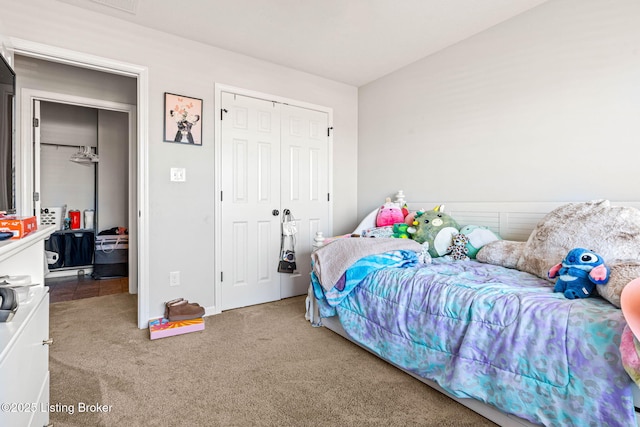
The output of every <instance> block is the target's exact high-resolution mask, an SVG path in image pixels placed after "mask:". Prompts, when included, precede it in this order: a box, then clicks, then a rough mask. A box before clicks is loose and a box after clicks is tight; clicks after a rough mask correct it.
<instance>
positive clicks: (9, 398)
mask: <svg viewBox="0 0 640 427" xmlns="http://www.w3.org/2000/svg"><path fill="white" fill-rule="evenodd" d="M0 330H1V332H2V336H3V338H7V337H8V338H7V339H6V340H3V341H4V342H3V345H4V347H3V348H2V359H1V360H0V375H2V387H0V404H1V405H2V408H1V410H0V425H2V426H28V425H30V422H31V420H32V419H34V420H38V422H40V420H43V419H44V420H45V421H47V420H48V418H49V417H48V413H47V414H43V413H42V410H43V407H42V406H41V401H42V399H44V401H45V402H47V401H48V400H49V388H48V377H49V346H48V345H45V344H43V341H45V340H47V339H48V338H49V293H48V290H47V289H46V288H44V289H43V291H42V293H41V294H39V295H37V296H36V297H35V298H34V300H32V301H31V302H30V303H29V304H25V305H21V306H19V307H18V312H17V313H16V315H15V317H14V318H13V320H12V321H11V322H9V323H6V324H2V323H0ZM43 385H46V386H47V387H46V390H44V389H43ZM45 394H46V396H45ZM44 409H45V411H46V405H45V407H44ZM44 415H46V418H45V417H44ZM45 424H46V422H45Z"/></svg>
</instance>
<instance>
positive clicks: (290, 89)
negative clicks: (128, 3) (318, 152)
mask: <svg viewBox="0 0 640 427" xmlns="http://www.w3.org/2000/svg"><path fill="white" fill-rule="evenodd" d="M0 7H1V10H2V11H3V13H2V16H1V17H0V20H1V21H2V22H1V23H0V28H2V30H3V32H5V33H6V34H5V35H7V36H12V37H16V38H20V39H25V40H29V41H33V42H37V43H44V44H52V45H55V46H59V47H62V48H64V49H69V50H74V51H79V52H87V53H91V54H93V55H96V56H99V57H104V58H110V59H115V60H118V61H123V62H127V63H131V64H138V65H142V66H146V67H148V70H149V73H148V75H149V106H150V110H149V129H148V132H149V167H148V168H149V204H150V211H149V212H148V219H149V236H150V242H149V243H150V245H149V246H150V247H149V260H150V270H151V271H150V277H149V284H150V301H149V307H150V315H151V316H155V315H160V314H161V313H162V304H163V302H164V301H167V300H169V299H171V298H174V297H176V296H182V297H185V298H188V299H190V300H192V301H197V302H199V303H200V304H202V305H204V306H213V305H214V304H215V301H214V271H213V267H212V266H213V259H214V256H215V254H214V250H213V249H214V238H215V236H214V224H213V220H214V218H213V211H214V196H213V194H212V192H213V188H214V176H215V173H214V172H215V171H214V170H213V164H214V158H213V153H214V126H213V124H214V117H215V116H214V115H215V114H217V111H216V108H215V106H214V84H215V83H216V82H218V83H224V84H227V85H230V86H235V87H242V88H246V89H251V90H255V91H258V92H263V93H270V94H274V95H277V96H280V97H285V98H290V99H296V100H300V101H305V102H308V103H312V104H317V105H322V106H326V107H330V108H333V112H334V116H333V117H334V123H333V126H334V128H335V131H334V139H333V141H334V158H333V160H334V176H333V181H334V197H333V201H334V232H336V233H339V232H347V231H349V228H350V227H352V225H353V223H354V222H355V221H356V189H357V188H356V185H357V172H356V160H355V159H356V156H357V118H358V117H357V114H358V106H357V89H356V88H355V87H352V86H348V85H345V84H341V83H337V82H333V81H330V80H327V79H323V78H319V77H316V76H313V75H310V74H306V73H302V72H299V71H296V70H292V69H289V68H285V67H281V66H278V65H275V64H272V63H269V62H265V61H260V60H257V59H253V58H249V57H247V56H243V55H239V54H236V53H233V52H229V51H225V50H222V49H217V48H213V47H209V46H205V45H202V44H200V43H196V42H192V41H188V40H184V39H181V38H178V37H175V36H171V35H169V34H165V33H161V32H157V31H153V30H148V29H144V28H141V27H137V26H134V25H131V24H129V23H127V22H124V21H118V20H116V19H114V18H111V17H107V16H102V15H99V14H95V13H92V12H90V11H86V10H83V9H79V8H76V7H73V6H71V5H68V4H65V3H63V2H57V1H50V0H24V1H20V2H14V1H11V0H0ZM164 92H171V93H177V94H182V95H187V96H192V97H197V98H201V99H203V101H204V118H203V122H202V123H203V144H202V146H196V147H193V146H185V145H182V144H171V143H165V142H163V138H162V132H163V125H162V117H163V112H162V109H163V96H164ZM171 167H184V168H186V170H187V177H188V181H187V182H186V183H171V182H170V181H169V170H170V168H171ZM170 271H181V282H182V285H181V286H180V287H176V288H170V287H169V272H170Z"/></svg>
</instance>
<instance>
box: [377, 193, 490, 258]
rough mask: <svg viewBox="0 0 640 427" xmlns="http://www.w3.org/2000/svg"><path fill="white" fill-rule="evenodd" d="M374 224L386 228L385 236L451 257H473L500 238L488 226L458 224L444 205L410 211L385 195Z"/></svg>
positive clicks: (439, 255)
mask: <svg viewBox="0 0 640 427" xmlns="http://www.w3.org/2000/svg"><path fill="white" fill-rule="evenodd" d="M376 227H377V230H382V229H384V230H385V233H384V236H385V237H387V236H389V237H395V238H400V239H413V240H415V241H416V242H418V243H420V244H423V245H424V248H425V252H427V251H428V254H429V256H430V257H434V258H435V257H441V256H444V255H449V256H450V258H451V259H454V260H468V259H471V258H475V256H476V254H477V253H478V251H479V250H480V248H481V247H483V246H484V245H486V244H487V243H489V242H492V241H494V240H499V239H500V237H498V236H497V235H496V234H495V233H493V232H492V231H491V230H489V229H488V228H487V227H481V226H477V225H467V226H465V227H462V228H460V225H459V224H458V222H457V221H456V220H455V219H453V217H451V216H450V215H449V214H447V213H445V212H444V205H438V206H436V207H435V208H434V209H432V210H419V211H415V212H410V211H409V210H408V209H407V205H406V204H404V205H403V206H402V207H401V206H400V203H394V202H391V199H390V198H388V197H387V199H386V201H385V203H384V204H383V205H382V206H380V208H379V209H378V212H377V215H376ZM368 235H370V236H381V235H382V234H379V233H378V234H374V233H370V234H368Z"/></svg>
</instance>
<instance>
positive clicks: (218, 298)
mask: <svg viewBox="0 0 640 427" xmlns="http://www.w3.org/2000/svg"><path fill="white" fill-rule="evenodd" d="M222 92H230V93H235V94H237V95H242V96H248V97H252V98H258V99H262V100H265V101H270V102H278V103H281V104H289V105H293V106H295V107H301V108H307V109H309V110H316V111H320V112H323V113H327V116H328V119H329V120H328V121H329V128H330V129H333V108H329V107H324V106H321V105H316V104H311V103H309V102H305V101H299V100H295V99H291V98H285V97H282V96H278V95H272V94H268V93H264V92H258V91H255V90H251V89H245V88H240V87H236V86H230V85H226V84H222V83H216V84H215V107H214V111H215V114H214V115H215V126H214V128H215V141H216V143H215V144H214V145H215V147H214V159H215V161H214V168H215V183H214V193H213V198H214V213H213V217H214V233H215V234H214V239H213V241H214V250H213V251H214V252H213V254H214V262H213V270H214V271H213V273H214V274H213V277H214V279H215V282H214V287H215V288H214V298H215V302H216V304H215V307H216V312H215V314H218V313H220V312H221V311H222V309H221V307H222V280H221V277H220V272H221V271H222V257H219V256H217V254H220V253H222V238H221V236H222V201H221V200H220V194H221V191H222V117H221V116H222V114H221V110H222ZM327 142H328V147H327V158H328V171H327V173H328V178H329V183H328V189H329V194H330V195H331V196H330V199H329V221H328V229H329V233H330V234H332V233H333V195H334V193H333V132H329V137H328V141H327ZM309 261H311V260H309Z"/></svg>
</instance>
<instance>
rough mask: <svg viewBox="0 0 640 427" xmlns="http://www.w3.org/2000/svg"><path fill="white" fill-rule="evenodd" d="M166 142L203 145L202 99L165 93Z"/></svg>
mask: <svg viewBox="0 0 640 427" xmlns="http://www.w3.org/2000/svg"><path fill="white" fill-rule="evenodd" d="M164 141H165V142H177V143H181V144H190V145H202V99H198V98H190V97H188V96H182V95H176V94H173V93H167V92H165V94H164Z"/></svg>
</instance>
